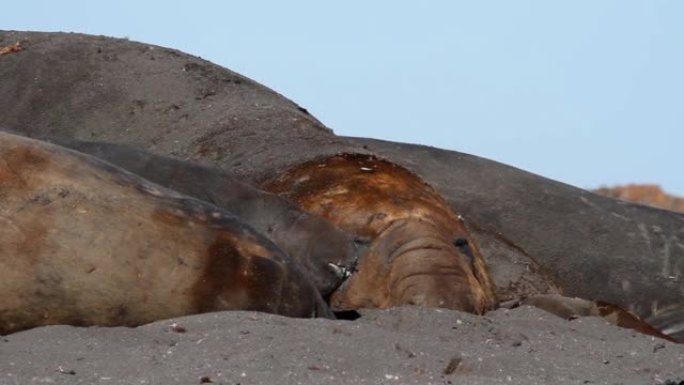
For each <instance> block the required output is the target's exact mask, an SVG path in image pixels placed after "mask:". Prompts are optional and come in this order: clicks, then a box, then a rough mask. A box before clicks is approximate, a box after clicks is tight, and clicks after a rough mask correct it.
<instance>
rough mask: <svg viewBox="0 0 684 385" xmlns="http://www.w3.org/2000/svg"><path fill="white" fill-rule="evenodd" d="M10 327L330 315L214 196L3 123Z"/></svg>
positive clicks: (0, 161) (0, 230) (1, 328)
mask: <svg viewBox="0 0 684 385" xmlns="http://www.w3.org/2000/svg"><path fill="white" fill-rule="evenodd" d="M0 223H2V226H1V227H0V245H2V247H1V248H0V288H1V289H2V293H3V295H2V297H1V298H0V334H6V333H11V332H15V331H18V330H23V329H27V328H31V327H35V326H40V325H50V324H71V325H104V326H111V325H127V326H133V325H140V324H143V323H147V322H151V321H155V320H159V319H164V318H170V317H176V316H181V315H186V314H193V313H200V312H209V311H218V310H231V309H250V310H258V311H265V312H272V313H279V314H284V315H289V316H296V317H309V316H314V315H330V312H329V309H328V308H327V306H326V305H325V303H324V302H323V301H322V299H321V297H320V295H319V294H318V292H317V291H316V290H315V288H314V287H313V285H311V283H310V282H309V281H308V280H307V278H306V276H305V275H304V274H303V273H302V272H301V271H300V270H299V268H298V267H297V265H296V264H295V263H293V261H292V260H291V259H289V258H288V256H287V255H285V254H283V253H282V252H281V251H280V250H279V249H278V248H277V247H276V246H275V245H273V244H272V243H271V242H270V241H268V240H267V239H266V238H264V237H263V236H261V235H259V234H258V233H257V232H255V231H254V230H252V229H251V228H250V227H248V226H246V225H244V224H243V223H241V222H240V221H239V220H238V219H237V218H236V217H234V216H233V215H231V214H230V213H228V212H225V211H223V210H221V209H219V208H217V207H216V206H213V205H210V204H207V203H204V202H201V201H198V200H195V199H191V198H188V197H185V196H183V195H180V194H177V193H175V192H173V191H171V190H167V189H164V188H162V187H160V186H157V185H155V184H151V183H149V182H147V181H145V180H144V179H141V178H139V177H137V176H135V175H133V174H130V173H128V172H126V171H123V170H121V169H119V168H116V167H114V166H111V165H109V164H108V163H104V162H102V161H100V160H98V159H96V158H93V157H90V156H86V155H83V154H80V153H77V152H74V151H71V150H67V149H64V148H62V147H58V146H55V145H51V144H47V143H44V142H39V141H36V140H31V139H27V138H24V137H19V136H15V135H11V134H7V133H2V132H0Z"/></svg>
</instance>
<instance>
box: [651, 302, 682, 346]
mask: <svg viewBox="0 0 684 385" xmlns="http://www.w3.org/2000/svg"><path fill="white" fill-rule="evenodd" d="M646 322H648V323H649V324H651V325H652V326H653V327H654V328H656V329H658V330H660V331H661V332H662V333H663V334H665V335H667V336H669V337H671V338H672V339H674V340H675V341H677V342H679V343H684V304H676V305H671V306H668V307H665V308H663V309H661V310H659V311H657V312H655V313H654V314H653V315H651V316H650V317H648V318H646Z"/></svg>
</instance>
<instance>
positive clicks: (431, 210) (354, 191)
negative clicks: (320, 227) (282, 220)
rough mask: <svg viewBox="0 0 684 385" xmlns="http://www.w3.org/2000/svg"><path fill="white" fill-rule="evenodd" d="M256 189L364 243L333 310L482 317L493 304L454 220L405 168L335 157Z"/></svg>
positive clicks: (483, 269)
mask: <svg viewBox="0 0 684 385" xmlns="http://www.w3.org/2000/svg"><path fill="white" fill-rule="evenodd" d="M262 187H263V188H264V189H265V190H267V191H271V192H273V193H276V194H279V195H281V196H284V197H287V198H288V199H290V200H292V201H293V202H295V203H297V204H298V205H299V206H300V207H302V208H303V209H304V210H307V211H309V212H313V213H316V214H318V215H321V216H323V217H325V218H327V219H328V220H330V221H331V222H333V223H334V224H336V225H338V226H339V227H341V228H342V229H344V230H347V231H349V232H350V233H352V234H354V235H355V236H356V237H359V238H365V239H367V240H368V243H369V245H368V250H367V252H366V253H365V254H363V255H361V256H360V260H359V262H358V265H357V268H356V271H355V272H354V273H353V274H351V277H350V278H349V279H348V280H347V281H345V282H344V283H343V284H342V286H341V287H340V289H338V290H337V291H335V292H334V293H333V295H332V297H331V306H332V308H333V309H335V310H354V309H358V308H364V307H366V308H367V307H375V308H388V307H392V306H398V305H406V304H411V305H421V306H429V307H442V308H450V309H456V310H463V311H468V312H472V313H478V314H482V313H484V312H485V311H487V310H490V309H491V308H492V307H493V306H494V305H495V303H496V299H495V297H494V289H493V287H492V283H491V281H490V278H489V274H488V271H487V266H486V263H485V261H484V259H483V258H482V256H481V255H480V253H479V251H478V249H477V247H476V246H475V244H474V243H473V241H472V239H471V237H470V235H469V234H468V232H467V231H466V229H465V228H464V227H463V225H462V224H461V223H460V221H459V220H458V217H457V215H456V214H454V213H453V212H452V210H451V209H450V208H449V206H448V204H447V203H446V202H445V201H444V200H443V199H442V198H441V197H440V196H439V195H438V194H437V193H435V191H434V190H432V189H431V188H430V187H429V186H428V185H427V184H425V183H424V182H423V181H422V180H420V178H418V177H417V176H416V175H414V174H412V173H410V172H408V171H407V170H406V169H404V168H402V167H400V166H397V165H396V164H394V163H391V162H388V161H386V160H384V159H380V158H377V157H374V156H369V155H364V154H340V155H336V156H332V157H326V158H322V159H315V160H312V161H310V162H305V163H302V164H300V165H298V166H296V167H293V168H291V169H289V170H287V171H285V172H284V173H283V174H281V175H280V176H278V177H277V178H275V179H273V180H271V181H268V182H266V183H264V184H263V185H262ZM466 245H467V246H466Z"/></svg>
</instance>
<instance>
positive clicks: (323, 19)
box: [0, 0, 684, 195]
mask: <svg viewBox="0 0 684 385" xmlns="http://www.w3.org/2000/svg"><path fill="white" fill-rule="evenodd" d="M2 14H3V15H4V17H3V18H2V19H3V20H2V23H0V28H3V29H16V30H39V31H71V32H84V33H91V34H103V35H109V36H115V37H128V38H130V39H131V40H136V41H143V42H146V43H152V44H158V45H163V46H168V47H173V48H178V49H180V50H183V51H185V52H188V53H192V54H195V55H198V56H201V57H203V58H205V59H208V60H211V61H213V62H215V63H217V64H220V65H222V66H225V67H228V68H230V69H233V70H235V71H237V72H240V73H242V74H243V75H246V76H248V77H250V78H253V79H255V80H257V81H259V82H261V83H263V84H265V85H267V86H268V87H270V88H273V89H275V90H276V91H278V92H280V93H282V94H283V95H285V96H287V97H289V98H290V99H293V100H294V101H296V102H297V103H299V104H300V105H302V106H304V107H306V108H307V109H308V110H309V111H310V112H311V113H312V114H314V115H315V116H316V117H318V118H319V119H321V120H322V121H323V122H324V123H325V124H326V125H328V126H329V127H331V128H333V129H334V130H335V132H337V133H338V134H341V135H355V136H368V137H376V138H382V139H391V140H398V141H405V142H415V143H424V144H429V145H434V146H438V147H442V148H448V149H454V150H458V151H463V152H467V153H472V154H475V155H479V156H483V157H487V158H490V159H494V160H498V161H501V162H504V163H507V164H510V165H514V166H516V167H520V168H523V169H526V170H529V171H532V172H535V173H538V174H541V175H544V176H547V177H550V178H553V179H557V180H560V181H563V182H566V183H570V184H573V185H577V186H580V187H596V186H598V185H601V184H609V185H612V184H618V183H628V182H642V183H658V184H661V185H663V186H664V188H665V189H666V190H668V191H670V192H672V193H677V194H680V195H684V176H683V174H682V172H681V166H680V165H682V164H683V163H684V155H683V154H684V152H683V151H682V149H683V148H684V105H683V101H684V1H676V0H672V1H664V0H643V1H631V0H613V1H603V0H586V1H578V0H573V1H548V0H544V1H541V0H540V1H512V0H502V1H469V2H462V1H431V2H422V3H420V4H419V3H418V2H416V1H345V2H335V3H333V2H323V1H249V2H248V1H243V2H231V1H204V2H201V1H195V2H192V1H183V2H179V1H128V0H122V1H108V2H96V1H68V0H63V1H38V0H23V1H20V2H19V1H17V2H10V3H8V4H5V5H3V7H2Z"/></svg>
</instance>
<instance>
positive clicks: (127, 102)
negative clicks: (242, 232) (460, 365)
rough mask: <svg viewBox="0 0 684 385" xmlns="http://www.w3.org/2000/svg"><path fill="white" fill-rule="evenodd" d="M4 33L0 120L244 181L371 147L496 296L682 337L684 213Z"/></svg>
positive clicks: (267, 95) (226, 86) (102, 49)
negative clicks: (461, 224)
mask: <svg viewBox="0 0 684 385" xmlns="http://www.w3.org/2000/svg"><path fill="white" fill-rule="evenodd" d="M15 41H21V42H22V47H23V48H24V50H23V51H22V52H21V54H17V55H7V56H3V57H2V66H0V107H2V108H3V113H2V114H0V126H3V127H9V128H13V129H16V130H18V131H20V132H22V134H25V135H29V136H33V137H37V138H48V137H54V136H61V137H64V138H77V139H80V140H97V141H107V142H115V143H122V144H126V145H130V146H133V147H136V148H140V149H144V150H148V151H151V152H154V153H155V154H160V155H165V156H171V157H174V158H178V159H182V160H192V161H195V162H198V163H202V164H206V165H210V166H214V167H218V168H220V169H223V170H229V171H230V173H231V174H233V175H234V176H236V177H237V178H239V179H240V180H242V181H245V182H248V183H251V184H254V185H258V184H259V183H261V182H263V181H268V180H272V179H273V178H275V177H277V176H278V175H279V174H280V173H282V172H284V171H285V170H287V169H289V168H291V167H295V166H297V165H299V164H303V163H305V162H308V161H311V160H313V159H316V158H321V157H326V156H333V155H335V154H339V153H364V154H369V155H373V154H374V155H377V156H379V157H382V158H384V159H387V160H389V161H391V162H393V163H396V164H398V165H401V166H402V167H404V168H406V169H408V170H410V171H411V172H412V173H414V174H416V175H418V176H419V177H420V178H421V179H422V180H424V181H426V182H427V183H428V184H430V186H432V188H434V189H435V190H436V191H437V192H438V193H439V194H440V195H441V196H442V197H444V199H445V200H446V201H447V202H448V203H449V205H450V206H451V208H452V209H453V210H454V211H457V212H459V213H460V214H462V215H463V217H464V218H465V219H466V220H465V225H466V226H467V228H468V229H469V230H470V232H471V234H472V235H473V237H474V239H475V241H476V242H477V246H478V248H479V250H480V252H481V253H482V254H483V255H485V256H486V257H487V262H488V263H489V268H490V269H489V270H490V272H491V276H492V278H493V280H494V283H495V286H496V291H497V293H496V294H497V296H498V297H499V299H500V300H502V301H503V300H509V299H514V298H519V297H525V296H530V295H538V294H549V293H551V294H553V293H556V294H563V295H567V296H570V297H580V298H585V299H589V300H601V301H605V302H608V303H613V304H615V305H617V306H619V307H621V308H623V309H626V310H628V311H630V312H633V313H635V314H636V315H638V316H640V317H642V318H644V319H647V320H648V321H649V322H652V324H654V325H656V324H657V325H658V327H659V328H661V330H668V331H673V332H674V331H677V330H678V331H679V333H680V334H681V338H684V331H683V330H684V305H682V304H684V289H683V287H684V285H683V283H682V282H684V281H683V280H684V231H683V230H682V229H684V215H682V214H677V213H672V212H666V211H663V210H657V209H652V208H648V207H643V206H639V205H632V204H627V203H624V202H618V201H616V200H614V199H610V198H605V197H600V196H597V195H596V194H592V193H590V192H587V191H585V190H582V189H579V188H576V187H573V186H569V185H567V184H563V183H560V182H556V181H553V180H550V179H547V178H543V177H541V176H539V175H534V174H532V173H529V172H525V171H523V170H520V169H517V168H514V167H511V166H507V165H505V164H501V163H498V162H494V161H491V160H488V159H484V158H480V157H477V156H473V155H468V154H464V153H461V152H457V151H451V150H443V149H438V148H433V147H427V146H421V145H414V144H406V143H397V142H389V141H382V140H375V139H368V138H348V137H341V136H337V135H335V134H334V133H333V132H332V130H330V129H329V128H327V127H326V126H324V125H323V124H322V123H321V122H319V121H318V120H317V119H316V118H315V117H313V116H311V115H310V114H309V113H308V112H307V111H306V110H304V109H303V108H301V107H299V106H297V105H296V104H295V103H293V102H292V101H290V100H288V99H286V98H285V97H283V96H282V95H279V94H277V93H276V92H274V91H272V90H270V89H268V88H266V87H264V86H261V85H259V84H257V83H256V82H254V81H252V80H250V79H247V78H245V77H243V76H240V75H239V74H236V73H234V72H232V71H230V70H228V69H225V68H222V67H220V66H218V65H214V64H212V63H209V62H207V61H204V60H201V59H199V58H197V57H194V56H192V55H188V54H184V53H182V52H179V51H176V50H172V49H168V48H163V47H157V46H152V45H149V44H142V43H136V42H132V41H127V40H123V39H113V38H106V37H99V36H87V35H82V34H64V33H39V32H14V31H0V43H2V44H11V43H13V42H15ZM55 58H59V60H55ZM54 73H59V74H60V76H51V74H54Z"/></svg>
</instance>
